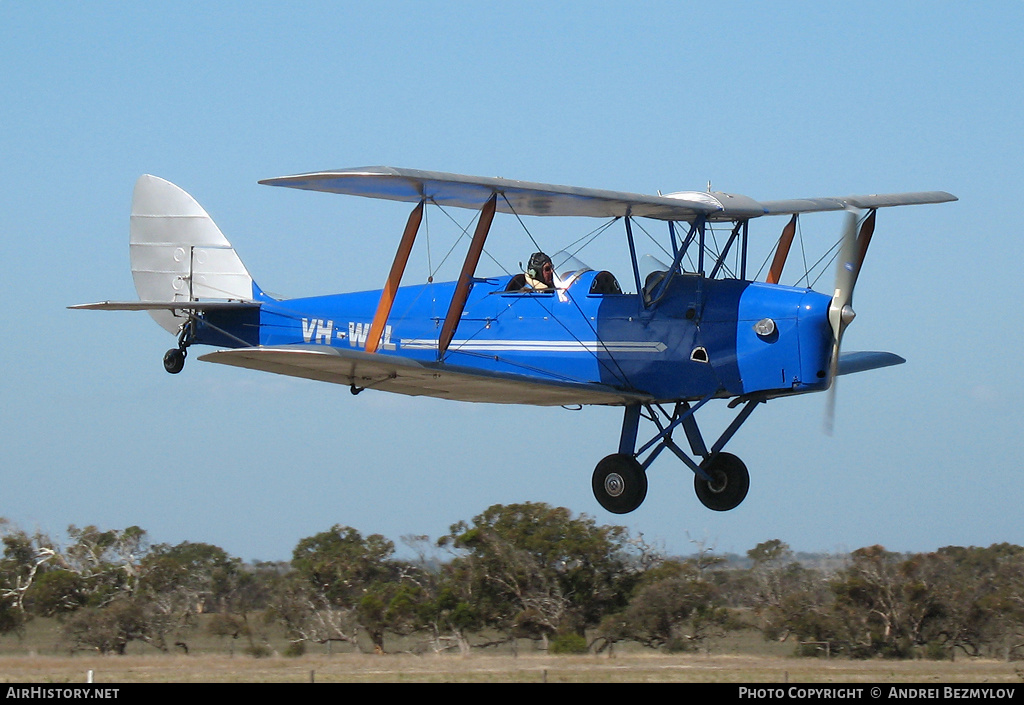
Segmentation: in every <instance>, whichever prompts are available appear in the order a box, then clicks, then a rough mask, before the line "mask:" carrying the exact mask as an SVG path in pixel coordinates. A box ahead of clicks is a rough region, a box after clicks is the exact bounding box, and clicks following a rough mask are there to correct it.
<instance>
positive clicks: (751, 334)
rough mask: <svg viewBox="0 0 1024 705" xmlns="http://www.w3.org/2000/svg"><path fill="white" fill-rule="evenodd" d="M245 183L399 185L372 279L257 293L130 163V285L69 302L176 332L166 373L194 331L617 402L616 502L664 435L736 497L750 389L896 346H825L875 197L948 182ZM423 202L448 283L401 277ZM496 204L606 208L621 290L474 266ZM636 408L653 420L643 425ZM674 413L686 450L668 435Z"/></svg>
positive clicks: (371, 375)
mask: <svg viewBox="0 0 1024 705" xmlns="http://www.w3.org/2000/svg"><path fill="white" fill-rule="evenodd" d="M260 183H263V184H269V185H273V186H287V187H291V188H298V189H307V190H313V191H325V192H330V193H339V194H350V195H356V196H364V197H370V198H380V199H388V200H394V201H405V202H408V203H415V204H416V205H415V207H414V209H413V211H412V213H411V215H410V216H409V219H408V223H407V225H406V227H405V230H404V233H403V234H402V237H401V240H400V243H399V246H398V251H397V254H396V256H395V259H394V264H393V266H392V268H391V272H390V274H389V275H388V278H387V280H386V282H385V283H384V286H383V288H382V289H381V290H378V291H366V292H357V293H348V294H336V295H330V296H319V297H313V298H301V299H276V298H273V297H271V296H268V295H267V294H265V293H264V292H263V291H262V290H261V289H260V288H259V287H258V286H257V285H256V283H255V282H254V281H253V279H252V277H251V276H250V275H249V272H248V271H247V270H246V268H245V266H244V265H243V264H242V261H241V260H240V259H239V257H238V255H237V254H236V253H235V250H234V249H233V248H232V247H231V244H230V243H229V242H228V240H227V239H226V238H225V237H224V235H223V234H222V233H221V232H220V230H219V229H218V228H217V226H216V225H215V224H214V223H213V221H212V220H211V218H210V216H209V215H208V214H207V213H206V211H205V210H203V208H202V207H201V206H200V205H199V204H198V203H197V202H196V201H195V200H194V199H193V198H192V197H191V196H189V195H188V194H187V193H185V192H184V191H183V190H181V189H180V188H178V187H177V186H175V185H173V184H171V183H169V182H167V181H164V180H163V179H159V178H157V177H155V176H149V175H146V176H142V177H141V178H140V179H139V180H138V182H137V183H136V185H135V192H134V196H133V200H132V212H131V227H130V251H131V267H132V273H133V276H134V280H135V286H136V289H137V291H138V294H139V298H140V300H139V301H132V302H113V301H105V302H101V303H94V304H83V305H80V306H75V307H72V308H84V309H96V310H122V311H123V310H142V311H148V312H149V313H150V314H151V315H152V317H153V318H154V319H155V320H156V321H157V322H158V323H159V324H160V325H161V326H163V327H164V328H165V329H167V330H168V331H169V332H171V333H173V334H174V335H176V336H177V340H178V345H177V347H175V348H172V349H171V350H168V351H167V353H166V355H165V356H164V366H165V368H166V369H167V371H168V372H171V373H177V372H180V371H181V369H182V367H183V365H184V363H185V358H186V354H187V351H188V348H189V347H190V346H192V345H196V344H200V345H209V346H213V347H215V348H219V349H218V350H216V351H214V352H209V353H207V354H205V355H203V356H201V357H200V358H199V359H200V360H206V361H208V362H217V363H221V364H225V365H234V366H237V367H245V368H250V369H255V370H263V371H265V372H273V373H277V374H283V375H290V376H294V377H303V378H307V379H313V380H320V381H324V382H334V383H336V384H342V385H345V386H347V387H349V388H350V390H351V391H352V393H353V394H356V393H359V392H361V391H362V390H364V389H375V390H380V391H387V392H396V393H399V394H408V395H412V396H419V395H425V396H431V397H439V398H442V399H452V400H458V401H468V402H490V403H497V404H532V405H542V406H551V405H563V406H576V405H583V404H596V405H605V406H618V407H622V409H623V410H624V414H623V422H622V431H621V436H620V438H619V445H618V451H617V452H616V453H613V454H611V455H609V456H607V457H606V458H604V459H603V460H601V462H600V463H598V465H597V467H596V469H595V470H594V474H593V482H592V485H593V491H594V495H595V497H596V498H597V500H598V502H599V503H600V504H601V506H602V507H604V508H605V509H607V510H608V511H610V512H614V513H620V514H621V513H626V512H631V511H633V510H634V509H636V508H637V507H638V506H640V504H641V502H643V500H644V498H645V496H646V494H647V476H646V470H647V468H648V467H649V466H650V465H651V463H652V462H653V461H654V459H655V458H657V457H658V456H659V455H660V454H661V453H662V452H663V451H664V450H665V449H668V450H670V451H672V453H673V454H674V455H676V456H677V457H678V458H679V459H680V460H681V461H682V462H683V463H684V464H685V465H686V466H688V467H689V468H690V469H691V470H692V471H693V474H694V486H695V489H696V493H697V496H698V497H699V499H700V501H701V502H702V503H703V504H704V505H705V506H707V507H708V508H710V509H713V510H716V511H726V510H729V509H732V508H734V507H736V506H737V505H738V504H739V503H740V502H741V501H743V499H744V497H745V496H746V494H747V490H748V487H749V475H748V472H747V469H746V467H745V465H744V464H743V462H742V461H740V459H739V458H737V457H736V456H734V455H732V454H730V453H726V452H724V450H723V449H724V447H725V445H726V444H727V442H728V441H729V440H730V439H731V438H732V437H733V435H734V434H735V433H736V432H737V430H738V429H739V428H740V426H741V425H742V424H743V423H744V421H746V419H747V418H748V417H749V416H750V414H751V412H752V411H753V410H754V408H755V407H756V406H757V405H758V404H760V403H762V402H766V401H768V400H770V399H774V398H776V397H783V396H790V395H794V394H804V393H807V392H821V391H826V390H829V389H834V385H835V379H836V377H837V376H838V375H843V374H847V373H851V372H860V371H864V370H870V369H875V368H880V367H885V366H889V365H895V364H900V363H902V362H904V360H903V359H902V358H901V357H899V356H897V355H894V354H892V353H885V352H855V353H846V352H840V342H841V340H842V337H843V332H844V330H845V329H846V327H847V326H848V325H849V323H850V322H851V321H852V320H853V317H854V312H853V308H852V299H853V290H854V285H855V283H856V281H857V276H858V273H859V272H860V268H861V264H862V263H863V261H864V255H865V252H866V250H867V247H868V243H869V241H870V239H871V236H872V233H873V231H874V226H875V214H876V211H877V209H879V208H883V207H888V206H902V205H911V204H928V203H942V202H946V201H954V200H956V198H955V197H954V196H952V195H950V194H948V193H945V192H941V191H934V192H925V193H900V194H889V195H871V196H855V197H847V198H813V199H795V200H784V201H766V202H758V201H755V200H753V199H751V198H748V197H745V196H738V195H733V194H726V193H720V192H711V191H710V189H709V190H708V191H707V192H696V191H694V192H680V193H671V194H666V195H661V194H659V195H641V194H634V193H624V192H617V191H606V190H598V189H590V188H576V187H567V186H556V185H551V184H541V183H529V182H522V181H513V180H509V179H500V178H481V177H471V176H463V175H458V174H447V173H440V172H428V171H419V170H412V169H397V168H390V167H367V168H356V169H342V170H337V171H326V172H319V173H310V174H300V175H296V176H286V177H282V178H276V179H270V180H266V181H262V182H260ZM429 205H437V206H442V207H444V206H451V207H458V208H469V209H474V210H476V211H478V217H477V218H475V220H476V226H475V231H474V233H473V235H472V239H471V241H470V244H469V248H468V253H467V255H466V258H465V261H464V263H463V266H462V271H461V274H460V276H459V278H458V280H457V281H453V282H448V283H433V282H431V283H429V284H424V285H408V286H401V282H402V277H403V272H404V270H405V266H406V263H407V261H408V258H409V254H410V252H411V250H412V246H413V243H414V241H415V238H416V235H417V233H418V231H419V229H420V223H421V220H422V218H423V211H424V208H425V207H426V206H429ZM843 210H845V211H847V212H848V214H849V215H848V216H847V221H846V227H845V231H844V233H843V237H842V239H841V241H840V244H839V250H838V259H837V267H836V272H837V274H836V281H835V288H834V290H833V292H832V294H831V295H825V294H821V293H817V292H815V291H813V290H812V289H810V288H806V287H790V286H782V285H780V284H779V283H778V282H779V277H780V274H781V272H782V269H783V266H784V265H785V262H786V258H787V253H788V252H789V249H790V246H791V244H792V242H793V237H794V233H795V232H796V226H797V219H798V217H799V215H800V214H803V213H811V212H820V211H843ZM499 212H500V213H508V214H513V215H515V216H516V217H519V216H583V217H591V218H605V219H610V220H620V221H621V222H622V223H623V224H624V226H625V236H626V241H627V243H628V245H629V251H630V258H631V261H632V284H633V287H634V289H633V291H632V292H628V291H623V289H622V287H621V286H620V284H619V282H618V281H617V279H616V277H615V276H614V275H613V274H612V273H610V272H608V271H601V270H593V269H590V268H588V267H587V266H585V265H583V264H582V263H581V262H580V261H578V260H577V259H576V258H575V257H574V256H571V255H568V254H565V253H556V254H555V255H553V256H552V257H550V258H548V257H546V256H540V257H538V258H537V259H536V261H534V260H531V263H530V266H529V267H528V271H526V272H522V273H518V274H515V275H508V274H506V275H504V276H497V277H481V276H478V274H477V264H478V261H479V259H480V255H481V253H482V252H483V247H484V243H485V241H486V238H487V235H488V232H489V230H490V226H491V222H492V220H493V218H494V216H495V214H496V213H499ZM771 215H788V216H790V219H789V221H788V222H787V223H786V225H785V227H784V228H783V229H782V233H781V236H780V237H779V240H778V244H777V246H776V248H775V255H774V258H773V260H772V264H771V268H770V270H769V272H768V275H767V277H766V280H765V281H761V282H758V281H751V280H749V279H748V278H747V262H746V260H747V236H748V226H749V223H750V221H751V220H752V219H755V218H761V217H764V216H771ZM638 218H645V219H654V220H657V221H664V222H665V223H667V225H668V233H667V235H668V241H669V244H670V245H671V259H672V261H671V263H670V264H660V265H659V266H655V267H654V268H653V270H652V271H648V272H642V270H643V267H642V265H641V262H640V260H639V259H638V257H637V254H636V243H635V241H634V232H633V231H634V226H635V224H636V223H635V219H638ZM712 227H718V228H724V230H725V231H726V232H728V233H729V234H728V237H727V238H725V239H726V242H725V244H724V245H721V244H720V243H716V246H715V247H711V243H710V242H708V240H707V238H706V233H707V232H708V229H709V228H712ZM734 248H736V249H734ZM667 251H668V248H666V252H667ZM730 252H732V253H733V254H732V257H733V260H730V261H737V260H738V262H739V264H738V267H733V268H731V269H730V268H729V267H726V266H725V265H726V261H727V260H726V258H727V256H729V253H730ZM667 258H668V257H666V259H667ZM693 262H695V264H692V263H693ZM686 263H691V264H690V266H689V268H690V269H693V270H694V271H687V269H686V267H684V264H686ZM766 263H767V262H766ZM545 268H547V269H548V270H549V273H548V274H547V275H545V273H544V271H541V270H542V269H545ZM737 270H738V271H737ZM427 287H429V292H428V291H426V288H427ZM713 399H726V400H729V401H728V404H729V406H730V408H738V409H739V410H738V412H737V413H736V416H735V418H734V420H733V421H732V422H731V423H730V424H729V425H728V427H727V428H726V429H725V430H724V431H723V432H722V434H721V435H720V436H719V437H718V439H717V440H716V441H715V442H714V443H712V444H711V445H710V446H709V445H708V444H707V443H706V442H705V440H704V438H703V436H702V434H701V432H700V430H699V428H698V425H697V421H696V417H695V414H696V412H697V411H698V410H699V409H701V408H702V407H703V406H704V405H705V404H707V403H708V402H710V401H711V400H713ZM641 418H644V419H647V420H648V421H650V422H653V424H654V426H655V430H654V433H653V435H652V437H651V438H650V440H647V441H646V442H643V443H640V442H639V440H640V439H638V429H639V422H640V419H641ZM680 428H681V429H682V431H683V432H684V435H685V437H686V440H687V442H688V446H689V452H686V451H684V450H683V448H681V447H680V446H679V445H677V444H676V443H675V442H674V441H673V438H672V436H673V433H674V432H675V431H676V430H678V429H680Z"/></svg>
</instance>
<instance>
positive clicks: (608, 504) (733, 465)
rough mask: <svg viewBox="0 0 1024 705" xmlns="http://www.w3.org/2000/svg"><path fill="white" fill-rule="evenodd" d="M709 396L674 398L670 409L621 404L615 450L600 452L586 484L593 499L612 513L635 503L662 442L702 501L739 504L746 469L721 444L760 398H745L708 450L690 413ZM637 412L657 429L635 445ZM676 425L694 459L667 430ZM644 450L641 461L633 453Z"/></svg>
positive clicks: (712, 505) (719, 508)
mask: <svg viewBox="0 0 1024 705" xmlns="http://www.w3.org/2000/svg"><path fill="white" fill-rule="evenodd" d="M711 399H712V397H710V396H709V397H705V398H704V399H702V400H700V401H699V402H697V403H696V404H695V405H693V406H691V405H690V403H689V402H678V403H676V405H675V408H674V409H673V410H672V411H671V413H670V412H668V411H666V410H665V409H664V408H662V407H661V406H660V405H657V404H647V405H644V406H643V407H641V406H640V405H639V404H634V405H629V406H627V407H626V410H625V416H624V418H623V421H622V435H621V437H620V439H619V452H618V453H615V454H613V455H609V456H608V457H606V458H604V459H603V460H602V461H601V462H600V463H598V464H597V467H596V468H595V469H594V477H593V483H592V484H593V489H594V496H595V497H596V498H597V501H598V503H599V504H600V505H601V506H602V507H604V508H605V509H606V510H608V511H609V512H612V513H615V514H626V513H628V512H631V511H633V510H634V509H636V508H637V507H639V506H640V504H641V503H642V502H643V501H644V498H645V497H646V496H647V468H648V467H650V465H651V463H653V462H654V459H655V458H657V457H658V456H659V455H660V454H661V452H662V451H663V450H665V449H666V448H667V449H668V450H670V451H672V453H673V454H674V455H676V457H678V458H679V459H680V460H681V461H682V462H683V464H684V465H686V466H687V467H689V468H690V469H691V470H692V471H693V474H694V477H693V486H694V490H695V491H696V493H697V498H698V499H699V500H700V501H701V503H702V504H703V505H704V506H705V507H707V508H708V509H711V510H714V511H716V512H725V511H729V510H730V509H734V508H735V507H737V506H739V504H740V502H742V501H743V499H744V498H745V497H746V496H747V490H748V489H749V488H750V474H749V473H748V472H747V466H746V465H744V464H743V461H741V460H740V459H739V458H737V457H736V456H735V455H733V454H731V453H724V452H722V448H724V447H725V444H726V443H728V442H729V440H730V439H731V438H732V437H733V435H734V434H735V433H736V431H738V430H739V427H740V426H742V425H743V422H744V421H746V420H747V418H748V417H749V416H750V414H751V413H752V412H753V411H754V408H755V407H756V406H757V404H759V403H761V402H762V401H763V399H747V400H746V402H745V403H744V406H743V408H742V409H741V410H740V412H739V414H737V416H736V418H735V419H734V420H733V422H732V423H731V424H729V427H728V428H726V429H725V431H723V432H722V435H721V436H720V437H719V438H718V440H717V441H715V444H714V445H713V446H712V447H711V449H710V450H708V448H707V446H706V445H705V443H704V438H703V437H702V436H701V433H700V429H699V428H698V427H697V422H696V420H695V419H694V413H695V412H696V411H697V409H699V408H701V407H702V406H704V404H706V403H707V402H708V401H710V400H711ZM733 405H735V403H734V404H733ZM641 416H643V417H644V418H646V419H648V420H649V421H651V422H653V423H654V424H655V425H656V426H657V427H658V433H657V434H656V435H655V436H654V438H652V439H651V440H650V441H648V442H647V443H645V444H644V445H643V446H641V448H640V449H639V450H636V436H637V429H638V426H639V423H640V417H641ZM680 426H681V427H682V428H683V431H684V432H685V434H686V439H687V441H688V442H689V445H690V450H691V453H692V455H693V456H694V457H696V458H699V462H698V460H695V459H694V458H692V457H691V456H690V455H687V453H686V452H685V451H683V449H682V448H680V447H679V446H678V445H676V443H675V442H674V441H673V440H672V432H673V431H674V430H675V429H676V428H679V427H680ZM648 451H650V453H649V454H648V455H647V457H646V458H645V459H644V460H643V461H642V462H641V461H640V460H639V457H640V456H641V455H643V454H644V453H647V452H648Z"/></svg>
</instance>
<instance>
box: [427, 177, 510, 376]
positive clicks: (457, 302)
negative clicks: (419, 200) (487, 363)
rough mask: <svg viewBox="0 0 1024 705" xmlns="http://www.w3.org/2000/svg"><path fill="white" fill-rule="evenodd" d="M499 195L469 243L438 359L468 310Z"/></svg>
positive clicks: (487, 207)
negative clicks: (478, 265)
mask: <svg viewBox="0 0 1024 705" xmlns="http://www.w3.org/2000/svg"><path fill="white" fill-rule="evenodd" d="M497 203H498V194H497V193H494V194H492V195H491V197H490V198H489V199H488V200H487V203H485V204H484V207H483V208H482V209H481V211H480V220H478V221H477V223H476V232H474V233H473V240H472V242H470V243H469V252H468V253H466V261H465V262H463V264H462V273H461V274H460V275H459V281H458V283H457V284H456V285H455V293H454V294H453V295H452V302H451V304H450V305H449V306H448V314H447V315H446V316H445V317H444V325H442V326H441V336H440V337H439V338H438V341H437V359H438V360H441V359H443V358H444V354H445V352H447V350H448V346H449V345H451V342H452V338H453V337H454V336H455V329H456V328H457V327H458V325H459V319H460V318H462V311H463V310H464V309H465V308H466V300H467V299H468V298H469V290H470V287H471V286H472V285H473V275H474V274H475V273H476V265H477V263H478V262H479V261H480V254H481V253H482V252H483V250H484V241H485V240H486V239H487V233H488V232H489V231H490V229H491V221H492V220H494V211H495V209H496V208H497Z"/></svg>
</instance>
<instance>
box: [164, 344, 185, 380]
mask: <svg viewBox="0 0 1024 705" xmlns="http://www.w3.org/2000/svg"><path fill="white" fill-rule="evenodd" d="M185 355H187V353H186V352H185V348H171V349H170V350H168V351H167V352H165V353H164V369H165V370H167V371H168V372H170V373H171V374H172V375H176V374H178V373H179V372H181V371H182V370H183V369H184V368H185Z"/></svg>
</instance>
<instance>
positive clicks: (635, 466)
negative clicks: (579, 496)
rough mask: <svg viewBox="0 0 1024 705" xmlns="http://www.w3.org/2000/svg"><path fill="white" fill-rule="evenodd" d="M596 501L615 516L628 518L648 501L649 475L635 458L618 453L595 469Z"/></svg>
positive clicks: (610, 456) (604, 460)
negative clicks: (630, 513)
mask: <svg viewBox="0 0 1024 705" xmlns="http://www.w3.org/2000/svg"><path fill="white" fill-rule="evenodd" d="M593 487H594V497H596V498H597V501H598V504H600V505H601V506H602V507H604V508H605V509H607V510H608V511H609V512H611V513H612V514H628V513H629V512H631V511H633V510H634V509H636V508H637V507H639V506H640V505H641V504H642V503H643V501H644V498H645V497H647V473H645V472H644V469H643V466H641V465H640V463H639V462H637V460H636V458H634V457H633V456H631V455H625V454H622V453H615V454H613V455H609V456H608V457H606V458H604V459H603V460H602V461H601V462H600V463H598V464H597V467H596V468H594V479H593Z"/></svg>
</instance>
